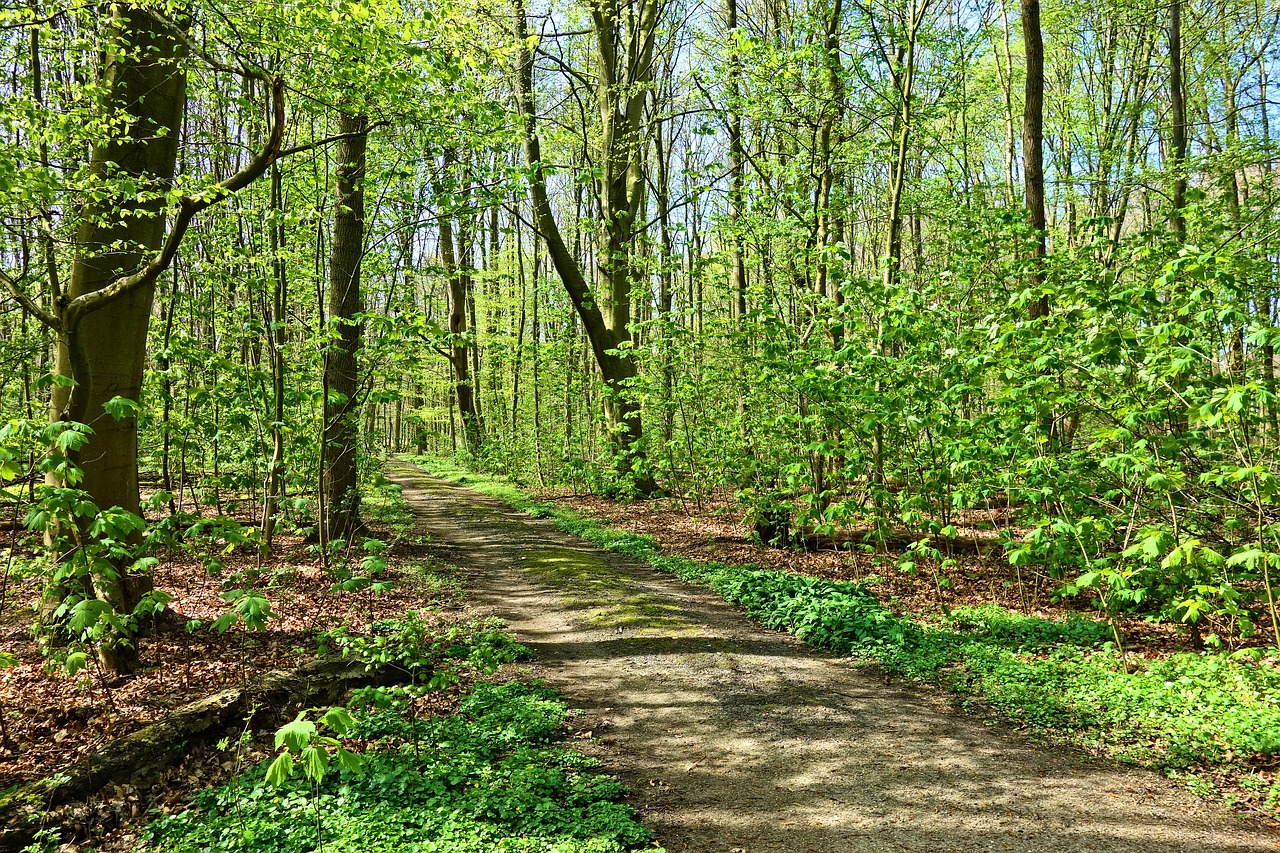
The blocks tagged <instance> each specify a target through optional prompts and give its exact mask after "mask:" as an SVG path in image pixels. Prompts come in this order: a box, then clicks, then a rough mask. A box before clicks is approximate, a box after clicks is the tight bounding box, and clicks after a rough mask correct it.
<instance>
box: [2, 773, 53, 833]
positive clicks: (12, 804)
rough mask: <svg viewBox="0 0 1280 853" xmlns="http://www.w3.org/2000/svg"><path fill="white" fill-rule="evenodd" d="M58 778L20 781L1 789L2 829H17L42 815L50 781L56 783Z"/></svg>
mask: <svg viewBox="0 0 1280 853" xmlns="http://www.w3.org/2000/svg"><path fill="white" fill-rule="evenodd" d="M56 778H57V777H54V779H53V780H50V779H42V780H40V781H37V782H19V783H18V784H17V785H13V786H11V787H8V788H6V789H4V790H3V791H0V815H3V816H4V817H3V819H2V820H0V829H3V828H10V829H16V828H18V827H20V826H21V825H22V824H25V823H31V822H33V821H35V820H37V819H38V818H40V817H41V815H43V813H44V803H45V797H46V794H47V791H48V789H49V787H51V785H50V782H51V781H53V782H55V784H56Z"/></svg>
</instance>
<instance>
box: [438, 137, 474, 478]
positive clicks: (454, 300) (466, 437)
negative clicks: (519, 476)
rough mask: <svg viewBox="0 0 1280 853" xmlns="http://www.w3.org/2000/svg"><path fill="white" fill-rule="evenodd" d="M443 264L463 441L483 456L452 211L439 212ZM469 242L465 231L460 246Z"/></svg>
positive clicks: (465, 287) (448, 159)
mask: <svg viewBox="0 0 1280 853" xmlns="http://www.w3.org/2000/svg"><path fill="white" fill-rule="evenodd" d="M456 163H457V156H456V154H455V152H454V151H453V150H452V149H446V150H445V153H444V166H445V169H446V170H447V169H448V168H449V167H451V166H453V165H454V164H456ZM436 195H437V196H438V197H440V198H443V197H444V196H443V184H438V185H437V187H436ZM439 228H440V261H441V263H442V264H443V266H444V272H445V276H446V277H447V278H448V281H449V344H448V346H449V349H448V352H447V353H446V355H447V356H448V358H449V363H450V364H451V365H452V366H453V389H454V396H455V397H456V399H457V402H458V415H459V416H460V417H461V418H462V440H463V446H464V447H466V449H467V452H468V453H470V454H471V455H472V456H475V455H476V454H478V453H479V452H480V441H481V439H480V415H479V413H478V412H477V411H476V383H475V381H474V380H473V377H472V373H471V361H470V358H471V353H470V352H469V349H470V347H468V346H467V339H466V334H467V313H468V312H467V308H468V300H467V293H468V291H469V290H470V286H469V284H470V282H469V279H470V272H469V270H467V269H465V268H462V267H461V266H460V265H459V261H458V259H459V251H458V248H460V247H457V246H456V244H455V239H454V232H453V215H452V212H451V211H446V210H441V211H440V223H439ZM465 239H466V234H465V231H464V233H463V234H461V235H459V240H458V241H457V242H458V243H460V242H462V241H464V240H465Z"/></svg>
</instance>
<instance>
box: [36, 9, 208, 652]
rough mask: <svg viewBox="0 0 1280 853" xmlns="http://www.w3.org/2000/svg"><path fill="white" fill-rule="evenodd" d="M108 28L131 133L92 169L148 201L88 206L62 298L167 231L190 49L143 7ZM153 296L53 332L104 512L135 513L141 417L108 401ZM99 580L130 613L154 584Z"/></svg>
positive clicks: (97, 282) (127, 299)
mask: <svg viewBox="0 0 1280 853" xmlns="http://www.w3.org/2000/svg"><path fill="white" fill-rule="evenodd" d="M105 26H106V27H107V28H108V29H109V31H110V37H109V38H110V43H111V44H112V46H113V47H112V49H111V50H109V51H107V52H106V53H105V54H104V56H105V57H106V61H105V63H104V65H103V67H102V71H101V79H100V84H101V86H102V90H103V92H104V95H103V107H104V112H105V113H107V114H121V113H123V114H125V115H127V116H128V117H129V119H130V120H131V124H130V132H129V135H128V136H124V137H121V138H116V139H111V140H107V141H104V142H101V143H98V144H96V145H94V147H93V151H92V154H91V156H90V162H89V170H90V172H91V174H93V175H95V176H97V177H98V178H100V179H101V180H103V181H104V183H106V184H107V185H108V186H109V185H110V184H111V182H112V181H113V180H115V179H117V178H121V177H126V176H127V177H129V178H132V179H133V180H135V181H136V182H137V185H138V187H139V188H140V191H141V188H146V193H147V195H148V199H147V200H146V201H141V202H140V201H138V199H137V196H136V194H135V195H134V196H130V197H119V196H116V197H111V196H108V197H105V198H93V199H90V200H88V201H87V202H86V205H85V209H84V213H83V216H82V218H81V225H80V228H79V230H78V231H77V233H76V242H75V258H74V260H73V262H72V266H71V276H70V279H69V281H68V282H67V287H66V294H65V298H66V299H67V300H68V301H70V300H74V299H76V298H77V297H80V296H84V295H87V294H90V293H94V292H96V291H100V290H102V289H103V288H106V287H107V286H109V285H111V284H113V283H115V282H116V281H117V280H118V279H119V278H120V277H121V276H122V275H125V274H128V273H130V272H132V271H134V270H137V269H138V268H139V267H142V266H143V264H144V262H145V261H146V259H147V258H148V257H149V256H150V255H152V254H153V253H154V252H155V251H156V250H157V249H159V248H160V246H161V244H162V243H163V241H164V237H165V217H164V207H163V194H164V192H166V191H167V190H168V189H169V188H170V187H171V186H172V185H173V176H174V170H175V168H176V165H177V155H178V141H179V135H180V134H179V133H178V129H179V128H181V126H182V116H183V110H184V107H185V105H186V101H185V97H186V77H185V75H184V73H183V71H182V68H181V65H180V62H181V59H182V58H183V55H184V53H185V51H184V49H183V46H182V42H181V39H180V35H179V34H178V33H175V32H174V31H173V29H172V28H171V26H170V25H169V24H168V23H166V22H163V21H161V20H159V19H158V18H156V17H154V16H153V15H151V14H150V13H148V12H146V11H144V10H142V9H139V8H134V7H127V6H120V7H117V8H116V11H115V14H114V16H113V18H112V20H111V21H110V23H108V24H106V25H105ZM53 284H54V287H55V299H56V282H54V283H53ZM154 297H155V282H154V279H153V280H151V281H149V282H146V283H144V284H143V285H142V286H140V287H137V288H135V289H133V290H131V291H129V292H127V293H125V294H124V295H123V296H121V297H120V298H116V299H113V300H112V301H110V302H109V303H108V304H106V305H105V306H104V307H102V308H101V309H100V310H97V311H95V312H93V313H90V314H87V315H85V316H84V318H83V320H81V321H79V322H78V323H74V324H73V325H69V327H66V328H64V329H62V330H60V334H59V336H58V348H57V362H56V366H55V368H54V370H55V373H57V375H59V376H65V377H68V378H70V379H72V380H74V381H75V383H76V386H75V387H74V388H67V387H61V386H55V387H54V389H53V393H52V395H51V398H50V407H49V417H50V419H51V420H54V421H57V420H67V421H74V422H80V423H86V424H88V425H89V426H90V427H92V428H93V431H94V434H93V438H92V439H91V441H90V443H89V445H88V446H87V448H86V449H85V451H84V452H83V453H82V454H80V457H79V458H78V459H77V463H78V465H79V467H80V468H81V469H82V470H83V471H84V479H83V481H81V483H80V485H79V487H80V488H81V489H83V490H84V491H85V492H87V493H88V494H89V495H90V497H91V499H92V500H93V502H94V504H96V505H97V507H98V508H99V509H109V508H111V507H120V508H121V509H123V510H126V511H127V512H131V513H134V514H140V507H139V499H138V423H137V420H136V419H135V418H134V417H132V416H127V417H123V418H120V419H119V420H116V419H115V418H113V417H112V416H111V415H109V414H107V412H106V410H105V409H104V408H103V404H105V403H107V402H108V401H110V400H112V399H113V398H115V397H122V398H124V399H126V400H132V401H135V402H137V401H138V399H139V397H140V396H141V394H142V370H143V362H144V357H145V354H146V344H147V326H148V324H149V322H150V320H151V306H152V303H153V301H154ZM95 587H96V589H95V590H94V593H95V594H96V595H97V597H99V598H101V599H103V600H105V601H107V602H108V603H109V604H111V606H112V607H113V608H114V609H115V610H116V611H117V612H119V613H131V612H132V611H133V609H134V607H136V606H137V604H138V602H139V600H140V599H141V596H142V595H143V594H144V593H145V592H147V591H149V590H150V588H151V587H150V578H149V577H146V578H143V577H139V576H133V575H129V574H123V573H122V574H121V575H120V578H119V580H117V581H115V582H104V581H103V580H102V579H98V580H97V583H96V584H95ZM98 656H99V659H100V661H101V663H102V664H103V666H104V668H105V669H107V670H108V671H110V672H117V673H128V672H133V671H134V670H135V669H137V668H138V666H139V660H138V650H137V645H136V643H134V642H132V641H131V640H130V639H129V638H118V641H116V642H106V643H103V644H101V645H100V647H99V649H98Z"/></svg>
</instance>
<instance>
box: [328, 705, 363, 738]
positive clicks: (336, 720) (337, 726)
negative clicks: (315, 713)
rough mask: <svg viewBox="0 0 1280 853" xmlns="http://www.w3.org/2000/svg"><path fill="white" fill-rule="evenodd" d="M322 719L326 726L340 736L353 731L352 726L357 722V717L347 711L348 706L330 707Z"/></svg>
mask: <svg viewBox="0 0 1280 853" xmlns="http://www.w3.org/2000/svg"><path fill="white" fill-rule="evenodd" d="M321 720H322V721H323V722H324V724H325V725H326V726H328V727H329V728H331V729H333V731H334V732H336V733H337V734H338V736H339V737H341V736H342V735H345V734H346V733H347V732H349V731H351V728H352V726H354V725H355V724H356V721H355V719H354V718H353V717H352V716H351V714H349V713H348V712H347V709H346V708H330V709H329V710H328V711H325V713H324V716H323V717H322V718H321Z"/></svg>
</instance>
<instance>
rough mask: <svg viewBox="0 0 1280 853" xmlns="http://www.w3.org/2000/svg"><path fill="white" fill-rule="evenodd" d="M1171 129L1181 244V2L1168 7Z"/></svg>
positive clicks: (1173, 218) (1174, 216)
mask: <svg viewBox="0 0 1280 853" xmlns="http://www.w3.org/2000/svg"><path fill="white" fill-rule="evenodd" d="M1169 113H1170V116H1169V117H1170V121H1171V123H1172V127H1171V128H1170V129H1169V137H1170V139H1169V141H1170V143H1171V144H1170V149H1171V151H1170V160H1171V163H1170V167H1171V169H1172V171H1173V188H1172V189H1173V191H1172V198H1171V201H1172V205H1173V211H1172V213H1171V214H1170V217H1169V224H1170V225H1171V226H1172V227H1173V233H1174V235H1175V236H1177V238H1178V241H1179V242H1185V241H1186V239H1187V224H1186V220H1185V219H1184V218H1183V215H1182V209H1183V208H1184V207H1186V206H1187V172H1186V168H1187V102H1186V91H1185V87H1184V86H1183V85H1182V0H1173V2H1172V3H1170V4H1169Z"/></svg>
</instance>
